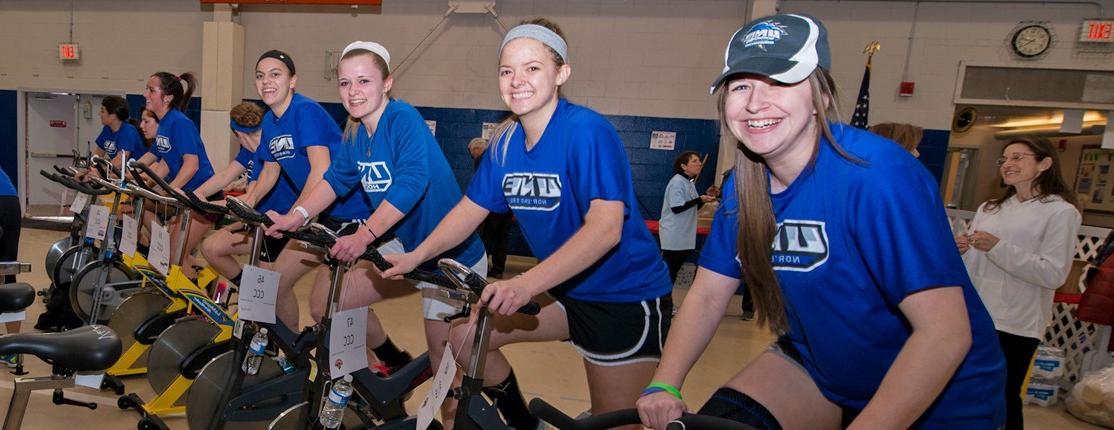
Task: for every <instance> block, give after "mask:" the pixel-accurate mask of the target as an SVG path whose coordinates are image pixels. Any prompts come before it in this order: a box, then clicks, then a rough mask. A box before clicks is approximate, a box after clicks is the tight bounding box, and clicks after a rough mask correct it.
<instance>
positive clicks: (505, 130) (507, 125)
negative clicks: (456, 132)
mask: <svg viewBox="0 0 1114 430" xmlns="http://www.w3.org/2000/svg"><path fill="white" fill-rule="evenodd" d="M526 24H534V25H540V26H542V27H545V28H548V29H549V30H551V31H553V32H554V33H557V35H558V36H561V38H562V39H564V38H565V32H563V31H561V26H559V25H557V23H555V22H553V21H550V20H549V19H546V18H542V17H538V18H534V19H524V20H522V21H521V22H519V23H518V25H526ZM543 45H544V46H545V49H546V50H548V51H549V55H550V56H551V57H553V63H554V64H556V65H557V67H558V68H560V67H561V66H564V65H565V59H563V58H561V54H558V53H557V51H555V50H553V48H550V47H549V45H545V44H543ZM564 96H565V94H564V92H562V91H561V87H557V98H562V97H564ZM517 125H518V115H515V114H514V113H511V114H510V115H508V116H507V117H506V118H503V120H502V121H499V124H498V125H496V126H495V131H494V132H493V133H492V134H491V135H492V136H493V137H496V138H498V137H502V139H499V141H494V142H495V143H496V144H495V145H490V144H489V145H488V147H489V149H490V151H491V153H492V154H493V155H502V158H496V159H497V160H499V161H500V162H503V161H506V156H507V146H508V144H509V143H510V141H511V136H510V135H511V134H513V133H514V128H513V127H516V126H517ZM504 134H505V135H506V136H504ZM500 141H501V142H500ZM500 152H502V154H500Z"/></svg>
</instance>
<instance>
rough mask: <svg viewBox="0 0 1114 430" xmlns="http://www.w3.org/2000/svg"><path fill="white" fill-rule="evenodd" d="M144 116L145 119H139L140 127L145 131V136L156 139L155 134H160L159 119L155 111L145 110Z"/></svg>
mask: <svg viewBox="0 0 1114 430" xmlns="http://www.w3.org/2000/svg"><path fill="white" fill-rule="evenodd" d="M142 116H143V120H141V121H139V129H140V130H141V131H143V137H144V138H146V139H154V138H155V135H157V134H159V120H157V119H155V113H154V112H151V111H149V110H144V111H143V115H142Z"/></svg>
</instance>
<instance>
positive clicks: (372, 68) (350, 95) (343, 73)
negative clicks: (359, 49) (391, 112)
mask: <svg viewBox="0 0 1114 430" xmlns="http://www.w3.org/2000/svg"><path fill="white" fill-rule="evenodd" d="M376 58H377V57H375V54H372V53H370V52H365V53H361V54H357V55H354V56H351V57H348V58H345V59H342V60H340V64H338V65H337V90H338V91H339V93H340V102H341V104H343V105H344V109H345V110H347V111H348V114H349V115H351V116H352V117H354V118H357V119H359V120H360V121H361V122H363V123H364V125H365V126H367V127H368V130H372V129H374V127H375V123H376V122H378V120H379V116H381V115H382V114H383V109H385V108H386V107H387V102H388V100H387V93H389V92H390V91H391V87H392V86H393V85H394V79H392V78H391V77H390V76H387V77H386V78H384V77H383V71H382V70H380V66H379V65H378V64H376V61H375V60H376Z"/></svg>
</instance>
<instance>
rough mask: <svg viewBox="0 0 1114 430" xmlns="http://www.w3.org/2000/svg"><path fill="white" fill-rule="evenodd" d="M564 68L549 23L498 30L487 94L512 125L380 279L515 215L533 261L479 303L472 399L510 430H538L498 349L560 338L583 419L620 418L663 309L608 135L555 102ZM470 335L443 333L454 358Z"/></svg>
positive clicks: (658, 333)
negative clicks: (476, 394) (527, 309)
mask: <svg viewBox="0 0 1114 430" xmlns="http://www.w3.org/2000/svg"><path fill="white" fill-rule="evenodd" d="M568 58H569V56H568V47H567V44H566V42H565V39H564V37H563V36H561V33H560V30H559V28H558V27H557V26H556V24H553V23H552V22H550V21H548V20H545V19H538V20H534V21H528V22H525V23H523V24H521V25H519V26H517V27H514V28H513V29H511V30H510V31H509V32H507V35H506V36H505V37H504V38H503V45H502V47H501V50H500V55H499V90H500V93H501V95H502V98H503V102H504V103H506V105H507V107H508V108H509V109H510V110H511V112H512V114H513V115H512V117H511V119H510V120H509V121H507V122H506V126H505V127H503V128H502V129H501V130H499V131H498V132H497V133H495V134H494V137H493V139H492V143H491V145H489V149H488V150H487V153H486V154H485V155H484V156H483V160H482V161H481V162H480V167H479V169H478V170H477V171H476V174H475V176H474V177H473V178H472V183H471V185H469V187H468V192H467V193H466V196H465V198H464V199H463V200H461V202H460V203H459V204H457V206H456V207H455V208H454V209H453V211H452V212H451V213H449V215H448V216H447V217H446V218H445V219H444V220H443V221H441V224H440V225H438V227H437V230H435V231H434V232H433V234H432V235H430V237H429V238H428V239H426V240H425V242H423V243H422V244H421V245H420V246H418V247H417V249H415V250H413V251H412V252H410V253H407V254H402V255H399V256H397V258H394V259H393V262H394V263H395V264H396V267H395V268H393V269H391V270H389V271H387V272H385V273H384V276H394V275H399V274H402V273H406V272H407V271H409V270H410V269H412V268H414V267H415V266H416V265H417V264H418V263H420V262H422V261H426V260H428V259H429V258H431V257H433V256H435V255H437V254H440V253H441V252H443V251H444V250H447V249H451V248H452V247H454V246H457V244H459V243H461V242H462V241H464V240H465V238H468V237H471V236H472V232H473V231H475V229H476V227H477V226H479V225H480V223H481V222H483V220H484V218H486V217H487V215H488V214H489V213H491V212H496V213H505V212H508V211H510V212H513V213H514V215H515V217H516V218H517V219H518V222H519V225H520V226H521V227H522V231H523V234H524V235H525V236H526V241H527V242H528V243H529V244H530V249H531V251H533V253H534V255H536V256H537V257H538V259H539V260H540V262H539V263H538V265H537V266H534V267H533V268H531V269H530V270H528V271H526V272H525V273H523V274H522V275H520V276H517V277H514V278H511V279H507V280H502V281H498V282H494V283H492V284H491V285H489V286H488V287H487V289H486V290H484V293H483V297H482V298H481V301H482V302H483V303H486V305H487V307H488V308H489V309H491V311H492V312H493V313H495V314H497V317H496V320H495V321H496V322H495V325H496V326H498V327H499V329H497V330H494V331H493V332H492V334H491V336H492V337H491V343H490V345H489V349H490V352H489V354H488V356H487V357H488V359H487V363H486V365H485V368H484V375H483V378H484V381H485V382H486V383H490V384H493V385H492V386H490V387H487V388H485V389H484V391H485V393H486V394H487V395H488V396H490V397H492V398H493V399H496V400H495V404H496V405H497V406H498V408H499V410H500V412H501V413H502V414H503V417H504V418H506V419H507V421H508V424H509V425H510V426H511V427H514V428H517V429H533V428H536V427H537V426H538V420H537V418H535V417H534V416H532V415H531V414H530V413H529V412H528V411H527V410H526V407H525V403H524V401H523V398H522V394H521V391H520V390H519V388H518V383H517V382H516V379H515V376H514V373H513V372H512V369H511V366H510V363H508V362H507V358H506V357H505V356H504V355H503V354H502V352H501V351H500V348H501V347H503V346H504V345H507V344H512V343H521V342H541V341H555V340H556V341H563V340H571V342H572V344H573V346H574V347H575V348H576V350H577V352H579V353H580V355H581V356H582V357H583V358H584V364H585V369H586V370H587V374H588V387H589V391H590V395H591V400H592V413H602V412H608V411H613V410H616V409H622V408H630V407H632V406H633V405H634V401H635V399H636V398H637V397H638V392H639V390H640V389H641V388H642V387H643V386H645V385H646V383H647V382H649V379H650V378H649V377H650V374H651V373H652V372H653V369H654V366H655V365H656V364H657V361H658V357H659V356H660V355H661V342H662V340H663V339H664V338H665V334H666V332H667V331H668V329H669V319H670V313H671V310H672V307H673V302H672V300H671V299H670V289H671V287H672V285H671V283H670V281H669V272H668V270H667V269H666V267H665V263H664V262H663V261H662V259H661V255H660V254H659V250H658V246H657V244H656V243H655V241H654V238H653V236H651V235H650V231H649V230H648V229H647V228H646V224H645V221H644V220H643V219H642V217H641V216H640V215H639V213H638V205H637V203H636V202H635V197H634V186H633V183H632V180H631V173H630V162H629V161H628V160H627V155H626V151H625V149H624V148H623V143H622V141H620V140H619V136H618V133H616V132H615V129H614V127H612V126H611V124H610V123H609V122H608V121H607V119H605V118H604V117H603V116H602V115H600V114H598V113H596V112H594V111H592V110H590V109H588V108H585V107H582V106H577V105H574V104H572V103H570V102H569V101H568V100H566V99H564V98H563V97H561V95H560V88H561V85H563V84H564V83H565V82H566V81H567V80H568V78H569V75H570V73H572V68H571V67H570V66H569V64H568ZM543 294H547V295H548V296H552V298H554V299H556V300H555V301H554V300H552V299H548V298H546V299H543V301H544V302H547V303H546V304H545V305H543V306H542V310H541V312H540V313H539V314H538V315H537V317H524V316H518V315H515V311H516V310H517V309H518V308H519V307H521V306H522V305H525V304H526V303H528V302H529V301H530V300H531V299H532V298H533V297H535V296H538V295H543ZM471 328H472V327H470V326H469V325H466V324H462V325H460V326H457V327H455V328H454V333H453V335H452V336H451V338H452V340H453V342H454V345H453V346H454V349H455V350H458V351H460V350H462V349H463V350H467V349H468V348H469V347H470V345H471V343H470V339H471V336H469V335H468V333H467V332H466V330H470V329H471ZM457 331H459V333H457ZM461 354H462V356H464V357H467V351H462V352H461Z"/></svg>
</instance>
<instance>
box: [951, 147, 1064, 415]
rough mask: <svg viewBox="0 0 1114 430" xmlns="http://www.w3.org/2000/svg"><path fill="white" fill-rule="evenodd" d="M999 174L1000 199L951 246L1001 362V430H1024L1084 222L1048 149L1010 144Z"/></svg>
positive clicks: (1055, 157) (981, 210) (1000, 161)
mask: <svg viewBox="0 0 1114 430" xmlns="http://www.w3.org/2000/svg"><path fill="white" fill-rule="evenodd" d="M998 166H999V168H998V172H999V174H1001V175H1002V182H1003V183H1005V185H1006V191H1005V193H1004V194H1003V195H1002V196H1001V197H999V198H996V199H991V200H989V201H987V202H986V203H983V204H982V206H980V207H979V211H978V213H976V214H975V219H974V220H973V221H972V223H971V227H970V231H969V232H968V233H966V234H960V235H958V236H956V244H957V245H958V247H959V252H960V253H961V254H963V261H964V263H966V265H967V273H968V274H970V276H971V282H973V283H974V284H975V288H976V289H977V290H978V292H979V297H980V298H982V301H983V304H984V305H986V308H987V310H988V311H990V316H991V317H992V318H993V319H994V326H995V329H997V330H998V341H999V343H1000V344H1001V346H1002V353H1003V354H1004V355H1005V358H1006V429H1021V428H1022V414H1021V398H1022V395H1023V388H1024V386H1025V382H1026V381H1025V377H1026V375H1027V373H1028V370H1029V364H1030V362H1031V361H1032V359H1033V354H1034V353H1035V352H1036V349H1037V345H1038V344H1040V339H1041V337H1042V336H1043V335H1044V330H1045V326H1046V325H1047V324H1048V321H1049V320H1050V319H1051V317H1052V296H1053V293H1055V291H1056V288H1058V287H1060V285H1061V284H1063V283H1064V279H1066V278H1067V275H1068V270H1069V269H1070V268H1071V260H1072V255H1073V254H1074V253H1075V242H1076V233H1077V231H1078V230H1079V224H1080V222H1081V218H1080V215H1079V211H1078V210H1077V209H1076V205H1077V204H1076V201H1075V197H1074V193H1073V192H1072V191H1071V190H1070V189H1069V188H1068V187H1067V185H1066V184H1065V182H1064V179H1063V176H1061V174H1060V160H1059V157H1058V155H1057V152H1056V150H1055V149H1054V148H1053V147H1052V145H1051V144H1050V143H1048V141H1046V140H1043V139H1029V138H1023V139H1017V140H1014V141H1011V142H1010V143H1009V144H1008V145H1006V147H1005V149H1004V150H1003V151H1002V157H1001V158H998Z"/></svg>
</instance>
